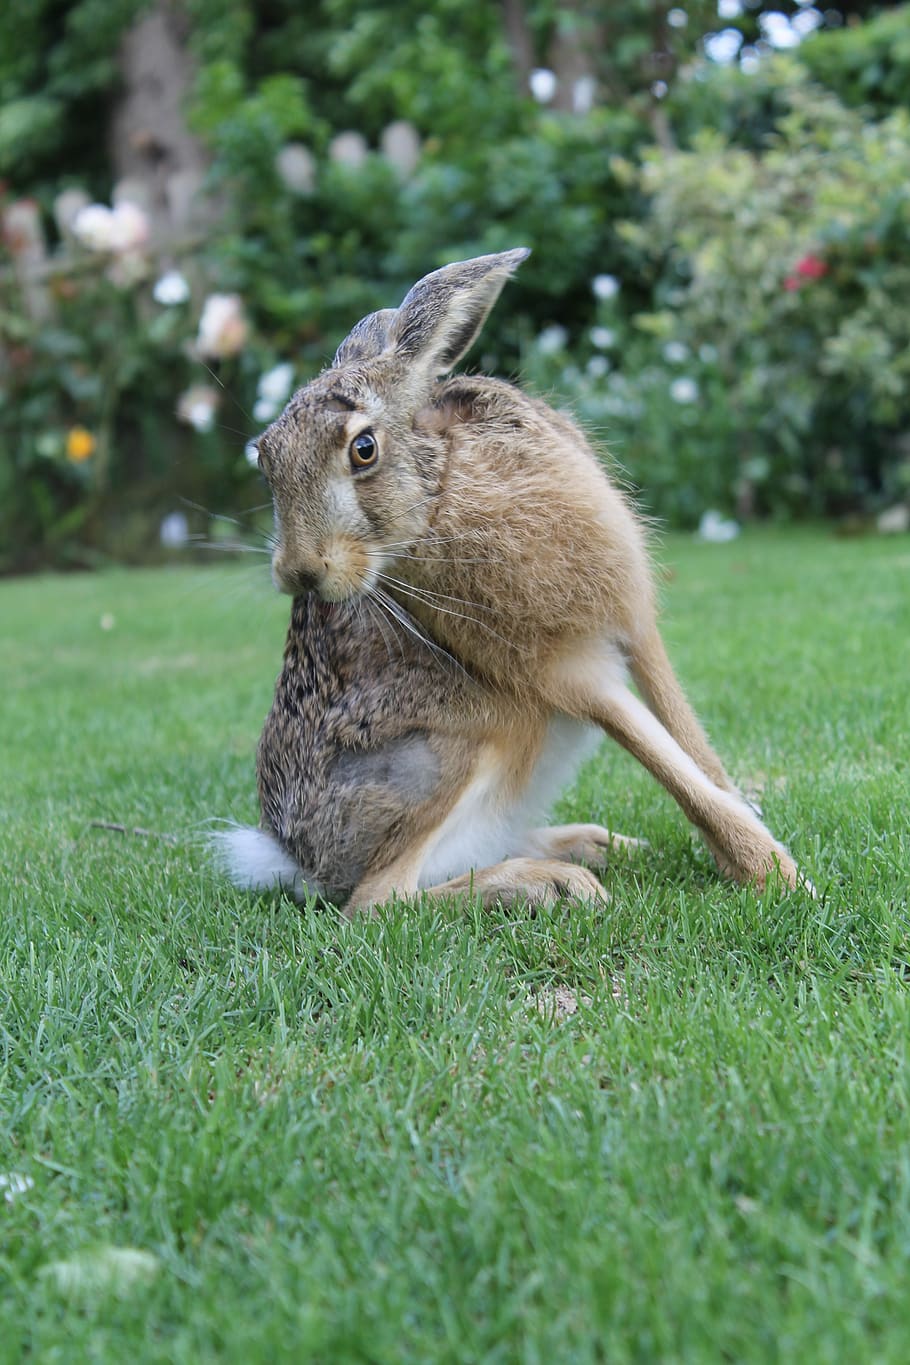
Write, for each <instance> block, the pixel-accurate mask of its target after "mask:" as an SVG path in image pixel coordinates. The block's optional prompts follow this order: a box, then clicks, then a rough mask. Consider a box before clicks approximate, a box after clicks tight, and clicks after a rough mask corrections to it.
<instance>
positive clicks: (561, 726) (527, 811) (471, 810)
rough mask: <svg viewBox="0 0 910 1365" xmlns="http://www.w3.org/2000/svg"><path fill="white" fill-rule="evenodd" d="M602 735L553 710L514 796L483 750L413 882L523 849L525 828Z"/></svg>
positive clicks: (539, 817) (541, 817)
mask: <svg viewBox="0 0 910 1365" xmlns="http://www.w3.org/2000/svg"><path fill="white" fill-rule="evenodd" d="M602 738H603V735H602V734H601V732H600V731H599V730H597V729H595V728H594V727H593V726H591V725H587V724H584V723H583V722H581V721H578V720H573V719H571V718H570V717H569V716H562V715H557V716H554V717H553V719H552V720H551V721H550V724H549V727H548V729H547V735H546V739H545V740H544V743H543V747H542V749H541V751H540V754H539V755H538V759H537V762H536V764H535V766H534V770H533V772H532V774H531V780H530V781H529V782H528V784H527V786H526V787H525V788H524V789H523V790H522V791H521V792H519V793H518V795H517V796H515V795H511V796H507V795H506V794H505V793H506V789H507V773H506V771H505V766H504V764H503V763H502V761H500V762H499V763H497V762H496V761H495V760H494V758H493V756H492V755H486V756H485V757H484V758H483V759H482V760H481V762H480V765H479V767H478V770H477V772H476V773H475V775H474V777H473V779H472V780H471V782H470V783H469V785H468V786H467V787H466V789H465V790H464V792H462V794H461V796H460V797H459V799H458V801H457V803H456V804H455V806H454V807H453V808H452V810H451V811H450V812H449V814H448V816H447V817H446V819H445V820H444V822H443V824H442V825H441V826H440V828H439V829H438V830H437V832H436V837H435V839H434V841H433V843H432V845H431V846H430V848H429V850H428V852H427V856H426V858H425V860H424V863H423V866H422V868H421V870H420V877H419V881H418V885H419V886H421V887H426V886H435V885H437V884H438V883H439V882H444V881H448V880H449V878H450V877H458V876H460V875H461V874H462V873H464V872H469V871H470V870H471V869H472V868H481V867H490V866H491V865H492V864H493V863H498V862H501V861H502V859H503V858H508V857H511V856H513V855H515V854H519V853H523V852H525V850H526V844H527V836H528V834H529V833H530V832H531V830H532V829H534V828H535V827H536V826H537V825H540V824H542V823H543V822H544V821H545V820H546V818H547V816H548V815H549V813H550V810H551V809H552V806H553V804H554V802H555V801H556V800H557V799H558V797H559V796H560V795H561V793H562V792H563V791H565V789H566V788H567V787H568V786H569V785H570V784H571V783H572V781H573V780H574V778H575V776H576V774H577V773H578V770H579V768H580V767H581V765H582V763H584V761H585V759H587V758H589V757H590V756H591V754H593V753H594V750H595V749H596V748H597V745H598V743H599V742H600V740H601V739H602Z"/></svg>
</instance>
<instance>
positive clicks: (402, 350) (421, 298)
mask: <svg viewBox="0 0 910 1365" xmlns="http://www.w3.org/2000/svg"><path fill="white" fill-rule="evenodd" d="M530 254H531V253H530V251H529V250H528V248H527V247H523V246H519V247H515V248H514V249H513V250H512V251H501V252H499V253H498V254H497V255H495V256H476V257H474V259H473V260H470V261H456V262H455V263H454V264H453V265H444V266H443V267H442V269H441V270H434V271H433V273H432V275H425V276H424V278H423V279H422V280H418V281H417V283H416V284H415V285H414V288H413V289H412V290H411V291H410V292H409V293H408V294H407V295H406V297H405V299H404V301H403V302H402V305H401V307H400V308H399V309H398V315H397V317H396V318H395V319H394V321H393V322H392V324H391V327H390V329H389V349H390V350H391V351H392V352H393V353H394V354H395V355H396V356H397V357H399V358H400V359H402V360H405V361H407V362H408V363H409V364H412V365H416V366H417V367H418V368H419V369H421V370H423V371H424V373H426V374H427V376H428V377H432V378H435V377H436V375H438V374H445V373H446V372H447V371H448V370H451V368H452V366H453V365H456V364H457V363H458V361H459V360H460V359H461V357H462V356H463V355H464V353H465V351H467V349H468V347H469V346H470V345H471V343H472V342H473V340H474V338H475V337H476V336H477V334H478V332H479V331H480V329H481V327H482V326H483V324H484V323H485V322H486V319H487V314H488V313H489V311H490V309H491V308H492V307H493V304H494V303H495V302H496V300H497V299H498V298H499V295H500V293H501V292H502V287H503V285H504V284H505V282H506V280H507V279H508V278H509V276H510V275H511V274H512V271H513V270H515V269H517V267H518V266H519V265H520V264H521V262H522V261H523V260H524V259H525V257H526V256H529V255H530ZM355 330H356V329H355Z"/></svg>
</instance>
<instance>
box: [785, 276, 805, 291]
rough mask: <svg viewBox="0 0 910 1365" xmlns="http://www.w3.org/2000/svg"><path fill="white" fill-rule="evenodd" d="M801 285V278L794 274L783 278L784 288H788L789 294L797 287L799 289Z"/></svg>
mask: <svg viewBox="0 0 910 1365" xmlns="http://www.w3.org/2000/svg"><path fill="white" fill-rule="evenodd" d="M801 285H802V280H801V279H799V278H798V276H796V275H788V276H787V278H786V279H785V280H784V288H785V289H786V290H788V291H789V292H790V293H791V294H792V293H794V292H795V291H796V290H797V289H799V288H800V286H801Z"/></svg>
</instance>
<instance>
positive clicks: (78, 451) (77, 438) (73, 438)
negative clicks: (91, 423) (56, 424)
mask: <svg viewBox="0 0 910 1365" xmlns="http://www.w3.org/2000/svg"><path fill="white" fill-rule="evenodd" d="M94 453H95V438H94V436H93V435H92V433H91V432H90V431H86V429H85V427H70V429H69V431H68V432H67V433H66V458H67V459H68V460H72V461H73V464H82V461H83V460H87V459H88V458H89V456H90V455H93V454H94Z"/></svg>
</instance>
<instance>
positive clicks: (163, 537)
mask: <svg viewBox="0 0 910 1365" xmlns="http://www.w3.org/2000/svg"><path fill="white" fill-rule="evenodd" d="M189 538H190V528H189V525H188V524H187V520H186V517H185V516H184V515H183V513H182V512H169V513H168V515H167V516H166V517H165V518H164V519H163V521H162V522H161V525H160V526H159V528H158V539H159V540H160V541H161V544H162V545H166V546H167V548H168V549H170V550H175V549H178V548H179V547H180V546H181V545H185V544H186V543H187V541H188V540H189Z"/></svg>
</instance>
